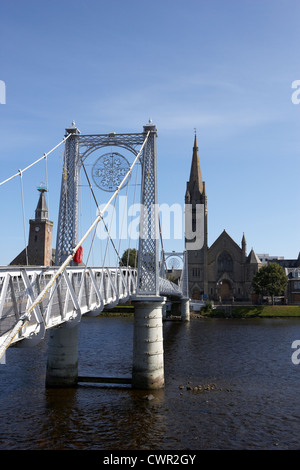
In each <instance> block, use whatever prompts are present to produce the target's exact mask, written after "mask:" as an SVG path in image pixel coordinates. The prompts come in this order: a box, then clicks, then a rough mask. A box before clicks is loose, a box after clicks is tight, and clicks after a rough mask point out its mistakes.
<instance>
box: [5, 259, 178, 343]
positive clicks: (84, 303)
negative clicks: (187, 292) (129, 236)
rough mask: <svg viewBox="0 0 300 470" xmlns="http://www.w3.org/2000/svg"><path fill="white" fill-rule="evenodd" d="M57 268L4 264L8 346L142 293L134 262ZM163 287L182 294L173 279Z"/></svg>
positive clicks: (162, 290) (175, 294) (31, 339)
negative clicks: (100, 266) (18, 266)
mask: <svg viewBox="0 0 300 470" xmlns="http://www.w3.org/2000/svg"><path fill="white" fill-rule="evenodd" d="M57 272H58V268H55V267H47V268H45V267H40V268H38V267H21V268H12V267H4V268H0V338H1V343H2V344H3V345H5V348H6V347H7V346H8V343H9V345H12V344H14V343H17V342H18V343H20V342H22V344H20V346H26V347H30V346H35V345H36V344H37V343H38V342H39V341H41V340H42V339H43V338H44V336H45V332H46V330H47V329H49V328H53V327H56V326H58V325H61V324H63V323H66V324H69V326H74V325H75V324H76V323H79V322H80V320H81V317H82V315H99V314H100V313H101V312H102V311H103V310H104V309H111V308H113V307H115V306H116V305H119V304H124V303H125V302H127V301H129V300H130V298H131V297H132V296H133V295H134V294H135V293H136V286H137V270H136V269H133V268H126V267H125V268H123V267H117V268H109V267H103V268H95V267H67V268H66V269H65V270H64V271H63V272H62V273H60V274H58V275H57ZM159 287H160V289H159V290H160V295H162V296H166V297H169V296H172V297H179V298H180V297H182V291H181V289H180V287H179V286H177V285H175V284H174V283H172V282H170V281H168V280H167V279H163V278H160V279H159ZM29 312H30V315H28V313H29ZM12 331H14V333H12Z"/></svg>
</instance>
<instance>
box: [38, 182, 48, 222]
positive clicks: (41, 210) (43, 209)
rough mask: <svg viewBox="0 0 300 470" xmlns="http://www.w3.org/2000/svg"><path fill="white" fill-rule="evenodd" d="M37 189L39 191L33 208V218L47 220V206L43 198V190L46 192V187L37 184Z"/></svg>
mask: <svg viewBox="0 0 300 470" xmlns="http://www.w3.org/2000/svg"><path fill="white" fill-rule="evenodd" d="M38 191H39V192H40V193H41V194H40V197H39V201H38V204H37V206H36V209H35V220H48V207H47V203H46V198H45V194H44V193H45V192H48V190H47V189H46V187H44V186H42V185H41V186H39V187H38Z"/></svg>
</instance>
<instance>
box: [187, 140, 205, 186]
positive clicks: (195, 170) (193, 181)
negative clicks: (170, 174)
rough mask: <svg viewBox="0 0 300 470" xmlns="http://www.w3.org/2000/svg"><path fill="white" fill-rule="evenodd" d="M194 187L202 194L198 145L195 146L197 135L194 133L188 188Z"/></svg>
mask: <svg viewBox="0 0 300 470" xmlns="http://www.w3.org/2000/svg"><path fill="white" fill-rule="evenodd" d="M194 189H197V190H199V191H200V193H201V194H203V180H202V174H201V169H200V162H199V154H198V146H197V136H196V135H195V140H194V147H193V158H192V165H191V173H190V180H189V190H190V192H192V191H193V190H194Z"/></svg>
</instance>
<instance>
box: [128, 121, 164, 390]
mask: <svg viewBox="0 0 300 470" xmlns="http://www.w3.org/2000/svg"><path fill="white" fill-rule="evenodd" d="M148 131H150V135H149V138H148V140H147V143H146V146H145V148H144V153H143V159H142V168H143V170H142V189H141V216H140V217H141V218H140V233H139V257H138V281H137V282H138V284H137V294H136V296H135V298H134V299H133V304H134V307H135V314H134V315H135V317H134V339H133V369H132V385H133V387H134V388H141V389H157V388H163V387H164V357H163V331H162V317H163V304H164V297H160V296H159V227H158V198H157V153H156V152H157V146H156V139H157V129H156V126H155V125H153V124H152V122H151V121H149V123H148V125H146V126H144V132H145V133H146V132H148Z"/></svg>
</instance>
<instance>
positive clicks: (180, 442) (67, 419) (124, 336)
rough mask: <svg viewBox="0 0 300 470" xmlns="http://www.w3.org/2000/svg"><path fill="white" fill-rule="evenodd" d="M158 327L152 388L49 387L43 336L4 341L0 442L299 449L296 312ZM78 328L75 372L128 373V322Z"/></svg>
mask: <svg viewBox="0 0 300 470" xmlns="http://www.w3.org/2000/svg"><path fill="white" fill-rule="evenodd" d="M163 328H164V351H165V381H166V385H165V388H164V389H163V390H158V391H151V392H149V391H148V392H147V391H136V390H132V389H131V388H130V386H127V385H123V386H114V385H109V386H106V385H99V384H98V385H94V384H79V386H78V387H77V388H75V389H62V390H47V389H45V386H44V382H45V368H46V356H47V341H46V340H45V341H44V342H42V343H40V344H39V345H38V346H36V347H34V348H32V349H20V348H10V349H9V350H8V351H7V354H6V365H1V366H0V417H1V426H0V449H1V450H12V449H19V450H23V449H27V450H54V449H55V450H60V449H61V450H68V449H77V450H142V449H144V450H152V449H153V450H154V449H164V450H189V449H194V450H204V449H210V450H217V449H219V450H220V449H223V450H237V449H240V450H241V449H253V450H262V449H267V450H272V449H281V450H285V449H288V450H296V449H297V450H298V449H299V448H300V445H299V439H300V405H299V389H300V365H295V364H293V362H292V360H291V356H292V353H293V349H292V348H291V345H292V343H293V341H294V340H298V339H300V319H249V320H239V319H228V320H226V319H209V320H208V319H200V318H192V319H191V322H189V323H181V322H176V321H175V322H174V321H167V322H165V323H164V327H163ZM79 335H80V349H79V375H97V376H112V377H123V376H130V375H131V364H132V336H133V320H132V319H130V318H121V317H117V318H116V317H115V318H106V317H96V318H95V317H89V318H88V317H86V318H83V320H82V322H81V325H80V328H79ZM198 386H201V389H200V388H199V387H198ZM194 387H198V388H197V389H194ZM150 394H151V395H152V397H151V396H149V395H150Z"/></svg>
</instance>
